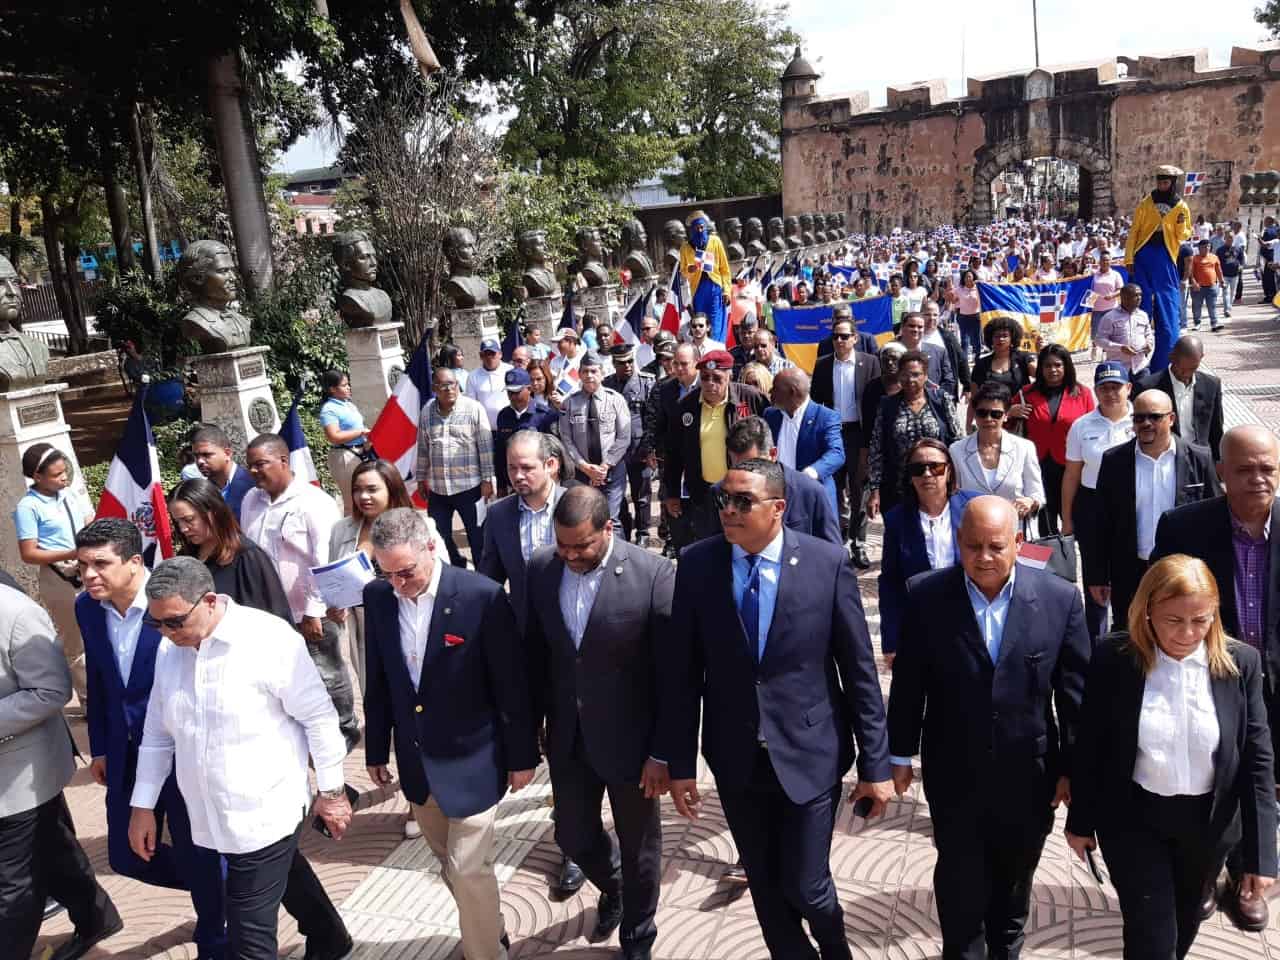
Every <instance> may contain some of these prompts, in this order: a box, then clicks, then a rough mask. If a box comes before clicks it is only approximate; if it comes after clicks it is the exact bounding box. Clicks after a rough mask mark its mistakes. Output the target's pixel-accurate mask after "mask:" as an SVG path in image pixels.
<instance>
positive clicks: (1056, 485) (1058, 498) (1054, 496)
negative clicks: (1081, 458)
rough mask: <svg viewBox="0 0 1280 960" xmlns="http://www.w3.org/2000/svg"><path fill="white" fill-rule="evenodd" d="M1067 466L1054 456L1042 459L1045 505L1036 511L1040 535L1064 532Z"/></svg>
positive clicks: (1041, 470)
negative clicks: (1062, 522)
mask: <svg viewBox="0 0 1280 960" xmlns="http://www.w3.org/2000/svg"><path fill="white" fill-rule="evenodd" d="M1066 472H1067V468H1066V467H1064V466H1063V465H1062V464H1060V463H1059V462H1058V461H1057V460H1055V459H1053V457H1051V456H1049V457H1045V458H1044V459H1043V460H1041V461H1040V476H1041V478H1042V479H1043V480H1044V505H1043V506H1041V507H1040V509H1039V510H1038V511H1037V512H1036V516H1037V517H1038V518H1039V521H1040V536H1042V537H1052V536H1056V535H1057V534H1059V533H1061V532H1062V528H1061V527H1060V526H1059V523H1060V521H1061V518H1062V478H1063V477H1064V476H1065V475H1066Z"/></svg>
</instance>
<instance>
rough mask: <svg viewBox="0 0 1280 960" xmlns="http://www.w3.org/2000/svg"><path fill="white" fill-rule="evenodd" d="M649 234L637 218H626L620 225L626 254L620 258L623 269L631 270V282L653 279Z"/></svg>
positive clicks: (645, 281)
mask: <svg viewBox="0 0 1280 960" xmlns="http://www.w3.org/2000/svg"><path fill="white" fill-rule="evenodd" d="M648 246H649V235H648V234H647V233H645V230H644V224H643V223H641V222H640V221H639V220H628V221H627V222H626V223H624V224H623V225H622V247H623V249H624V250H626V252H627V253H626V256H625V257H623V259H622V266H623V269H625V270H630V271H631V282H632V283H636V282H637V281H640V282H644V283H647V282H648V281H650V280H652V279H653V261H651V260H650V259H649V251H648V249H647V247H648Z"/></svg>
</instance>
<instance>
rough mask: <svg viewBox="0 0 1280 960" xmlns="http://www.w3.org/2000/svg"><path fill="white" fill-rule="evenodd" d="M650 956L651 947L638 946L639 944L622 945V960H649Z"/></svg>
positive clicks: (646, 945)
mask: <svg viewBox="0 0 1280 960" xmlns="http://www.w3.org/2000/svg"><path fill="white" fill-rule="evenodd" d="M651 956H652V947H650V946H649V945H648V944H645V945H644V946H640V945H639V944H634V943H633V944H626V943H624V944H623V945H622V960H649V958H650V957H651Z"/></svg>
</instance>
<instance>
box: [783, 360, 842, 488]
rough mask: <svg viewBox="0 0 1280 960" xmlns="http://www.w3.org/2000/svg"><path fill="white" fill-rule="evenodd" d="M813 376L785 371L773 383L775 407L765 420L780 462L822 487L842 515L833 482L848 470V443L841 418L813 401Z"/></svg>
mask: <svg viewBox="0 0 1280 960" xmlns="http://www.w3.org/2000/svg"><path fill="white" fill-rule="evenodd" d="M809 388H810V381H809V375H808V374H807V373H805V372H804V371H803V370H800V369H799V368H795V369H791V370H783V371H782V372H781V373H780V374H778V375H777V376H776V377H774V379H773V392H772V393H771V394H770V399H771V400H772V402H773V406H771V407H769V408H768V409H767V410H765V412H764V419H765V421H766V422H767V423H768V424H769V429H770V430H772V431H773V440H774V445H775V446H776V447H777V448H778V462H779V463H781V464H782V465H783V466H784V467H790V468H791V469H792V470H799V471H801V472H802V473H804V474H806V475H808V476H810V477H812V478H813V479H814V480H817V481H818V482H819V483H820V484H822V486H823V489H825V490H826V492H827V498H828V499H829V500H830V501H831V509H832V510H836V511H838V510H839V509H840V507H839V502H838V501H837V499H836V483H835V480H834V479H832V478H833V477H834V476H835V474H836V473H837V472H839V470H840V468H841V467H843V466H844V458H845V450H844V440H843V438H842V437H841V433H840V414H838V413H836V412H835V411H834V410H832V409H831V408H830V407H824V406H822V405H821V404H818V403H814V402H812V401H811V400H810V399H809Z"/></svg>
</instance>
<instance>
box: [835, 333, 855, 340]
mask: <svg viewBox="0 0 1280 960" xmlns="http://www.w3.org/2000/svg"><path fill="white" fill-rule="evenodd" d="M835 338H836V339H837V340H852V339H853V334H852V333H837V334H835Z"/></svg>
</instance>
